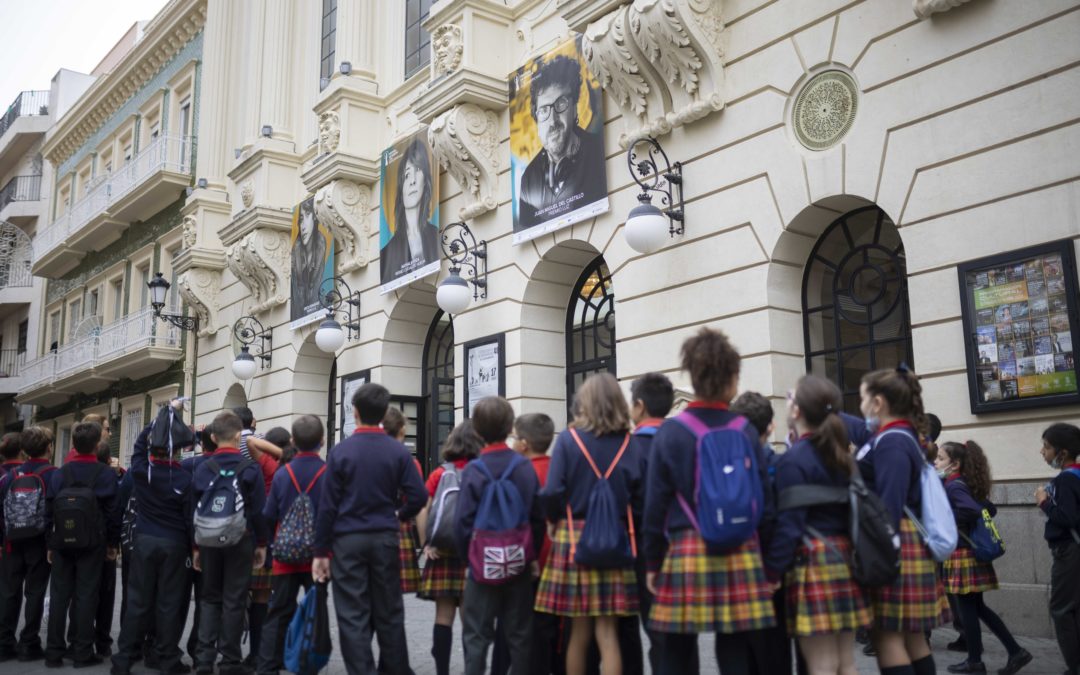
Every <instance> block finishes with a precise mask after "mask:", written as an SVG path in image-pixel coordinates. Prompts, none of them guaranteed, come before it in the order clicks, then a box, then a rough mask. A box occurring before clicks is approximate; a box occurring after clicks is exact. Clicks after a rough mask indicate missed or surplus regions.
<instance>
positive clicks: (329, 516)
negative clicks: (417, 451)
mask: <svg viewBox="0 0 1080 675" xmlns="http://www.w3.org/2000/svg"><path fill="white" fill-rule="evenodd" d="M352 403H353V416H354V418H355V420H356V431H355V432H354V433H353V435H352V436H350V437H349V438H346V439H345V440H343V441H342V442H340V443H338V444H337V445H335V446H334V448H333V449H332V450H331V451H330V456H329V460H328V461H327V465H326V474H325V477H324V479H323V488H322V494H321V495H320V496H319V510H318V518H317V520H316V527H315V559H314V561H313V562H312V568H311V574H312V576H313V577H314V578H315V580H316V581H326V580H328V579H330V577H331V575H333V579H334V608H335V610H336V612H337V619H338V630H339V632H340V634H341V639H340V640H339V642H338V644H339V645H340V647H341V652H342V656H344V658H345V669H346V671H347V672H348V673H349V674H350V675H359V674H360V673H373V672H375V671H376V667H375V659H374V656H373V655H372V651H371V629H372V627H374V629H375V632H376V633H377V634H378V638H379V652H380V656H381V658H382V659H383V663H384V665H385V668H386V672H387V673H390V674H401V675H404V674H405V673H409V672H410V671H409V653H408V649H407V648H406V645H405V608H404V604H403V602H402V598H401V563H400V554H399V550H400V549H399V547H398V532H399V530H400V522H401V521H403V520H410V519H411V518H413V517H414V516H416V514H417V513H419V511H420V509H421V508H423V506H424V504H425V503H426V502H427V493H426V491H425V490H424V484H423V481H421V479H420V474H419V473H418V472H417V471H416V465H415V464H414V463H413V458H412V454H411V453H410V452H409V450H408V448H406V447H405V446H404V445H402V444H401V443H400V442H399V441H397V440H395V439H393V438H390V437H389V436H387V435H386V432H385V431H384V430H383V429H382V428H381V427H380V426H378V425H379V423H380V422H381V421H382V419H383V417H385V416H386V409H387V408H388V407H389V406H390V392H389V391H387V389H386V387H383V386H382V385H378V384H375V383H370V382H369V383H368V384H365V385H363V386H361V387H360V388H359V389H357V391H356V393H355V394H354V395H353V400H352ZM359 485H362V486H363V489H357V486H359ZM402 495H404V499H405V501H404V504H402V502H401V496H402ZM331 553H332V554H333V560H332V561H331V558H330V555H331Z"/></svg>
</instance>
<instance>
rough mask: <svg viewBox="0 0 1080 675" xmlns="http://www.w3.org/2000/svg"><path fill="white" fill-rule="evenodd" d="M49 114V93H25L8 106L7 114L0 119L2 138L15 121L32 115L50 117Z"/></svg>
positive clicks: (46, 91)
mask: <svg viewBox="0 0 1080 675" xmlns="http://www.w3.org/2000/svg"><path fill="white" fill-rule="evenodd" d="M48 114H49V92H48V90H45V91H24V92H22V93H21V94H19V95H18V96H16V97H15V100H14V101H13V102H12V104H11V105H9V106H8V109H7V112H5V113H4V116H3V117H2V118H0V136H3V135H4V134H5V133H7V130H8V129H9V128H10V127H11V125H12V124H15V120H17V119H19V118H20V117H29V116H31V115H48Z"/></svg>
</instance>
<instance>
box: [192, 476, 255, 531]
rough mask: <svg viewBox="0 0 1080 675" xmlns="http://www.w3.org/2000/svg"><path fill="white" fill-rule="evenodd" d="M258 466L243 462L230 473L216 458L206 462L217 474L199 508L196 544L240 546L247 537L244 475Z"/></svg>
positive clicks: (197, 509)
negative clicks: (242, 477) (241, 485)
mask: <svg viewBox="0 0 1080 675" xmlns="http://www.w3.org/2000/svg"><path fill="white" fill-rule="evenodd" d="M254 465H255V463H254V462H252V461H251V460H250V459H243V460H241V461H240V463H239V464H237V465H236V468H235V469H233V470H231V471H229V470H226V469H222V468H221V467H220V466H219V465H218V463H217V462H215V461H214V460H213V459H207V460H206V461H205V462H204V463H203V466H205V467H207V468H208V469H210V470H211V471H213V472H214V473H215V474H217V475H216V476H215V477H214V478H213V480H211V481H210V485H209V486H207V488H206V491H205V492H203V495H202V498H201V499H199V502H198V503H197V504H196V505H195V543H196V544H198V545H199V546H206V547H207V548H228V547H229V546H234V545H236V544H237V543H239V542H240V540H241V539H243V538H244V535H245V534H247V514H246V513H245V512H244V494H243V491H242V490H241V488H240V476H241V474H243V473H244V470H245V469H247V468H248V467H249V466H254ZM261 487H262V486H261V485H260V488H261Z"/></svg>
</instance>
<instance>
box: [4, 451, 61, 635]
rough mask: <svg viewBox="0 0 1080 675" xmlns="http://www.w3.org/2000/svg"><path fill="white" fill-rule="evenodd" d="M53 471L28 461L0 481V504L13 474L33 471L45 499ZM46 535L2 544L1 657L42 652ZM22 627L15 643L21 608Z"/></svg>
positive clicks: (48, 465)
mask: <svg viewBox="0 0 1080 675" xmlns="http://www.w3.org/2000/svg"><path fill="white" fill-rule="evenodd" d="M54 471H56V467H55V466H53V465H52V464H51V463H50V462H49V460H47V459H44V458H39V459H28V460H26V461H25V462H21V463H19V464H18V465H16V466H15V467H14V468H10V469H9V472H8V474H7V475H6V476H4V477H2V478H0V504H2V503H3V496H4V495H5V494H7V489H8V486H9V485H10V484H11V481H12V480H14V478H15V473H17V472H22V473H30V472H36V473H37V474H38V475H40V476H41V477H42V480H43V481H44V483H45V490H46V496H47V495H48V490H49V487H48V485H49V483H50V482H51V481H50V480H49V476H50V474H51V473H52V472H54ZM3 520H4V514H3V508H0V533H2V532H3V531H4V527H3ZM47 536H48V535H47V534H43V535H41V536H40V537H36V538H34V539H28V540H25V541H18V542H14V541H13V542H4V543H3V555H2V557H0V655H8V656H10V655H13V654H14V653H18V654H21V655H31V654H33V655H39V653H40V652H41V621H42V616H43V615H44V611H45V591H46V588H48V585H49V573H50V571H51V566H50V565H49V561H48V559H47V553H48V547H47V544H46V537H47ZM24 600H25V612H24V615H23V616H24V619H25V622H24V625H23V629H22V631H21V632H20V633H19V635H18V642H17V643H16V635H15V630H16V628H17V627H18V623H19V609H20V608H22V607H24V605H23V601H24Z"/></svg>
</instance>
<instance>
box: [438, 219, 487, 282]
mask: <svg viewBox="0 0 1080 675" xmlns="http://www.w3.org/2000/svg"><path fill="white" fill-rule="evenodd" d="M442 250H443V256H445V258H446V259H447V260H448V261H449V262H450V273H451V274H460V273H461V270H462V268H467V269H468V270H469V271H470V272H471V278H468V279H465V281H467V282H469V283H470V284H472V287H473V300H484V299H487V286H488V259H487V241H486V240H484V239H481V240H479V241H477V239H476V235H474V234H473V231H472V230H471V229H470V228H469V226H468V225H466V224H465V223H464V222H459V223H450V224H449V225H447V226H446V227H444V228H443V232H442Z"/></svg>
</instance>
